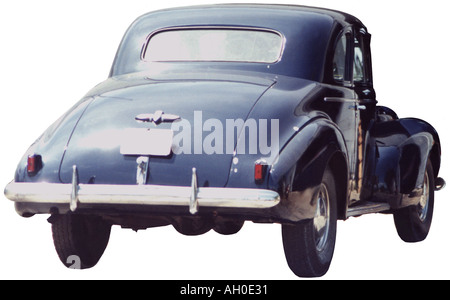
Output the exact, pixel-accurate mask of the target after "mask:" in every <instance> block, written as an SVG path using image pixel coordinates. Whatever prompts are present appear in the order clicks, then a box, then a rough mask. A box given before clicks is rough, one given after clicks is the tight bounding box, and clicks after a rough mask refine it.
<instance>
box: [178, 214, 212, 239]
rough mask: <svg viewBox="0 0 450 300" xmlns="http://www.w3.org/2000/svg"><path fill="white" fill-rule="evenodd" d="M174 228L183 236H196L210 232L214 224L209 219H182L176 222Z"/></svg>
mask: <svg viewBox="0 0 450 300" xmlns="http://www.w3.org/2000/svg"><path fill="white" fill-rule="evenodd" d="M172 226H173V227H174V228H175V230H176V231H178V232H179V233H181V234H183V235H188V236H194V235H201V234H205V233H207V232H208V231H210V230H211V228H212V227H213V223H212V221H210V220H209V219H204V218H190V217H182V218H180V219H178V220H177V221H176V222H174V223H173V224H172Z"/></svg>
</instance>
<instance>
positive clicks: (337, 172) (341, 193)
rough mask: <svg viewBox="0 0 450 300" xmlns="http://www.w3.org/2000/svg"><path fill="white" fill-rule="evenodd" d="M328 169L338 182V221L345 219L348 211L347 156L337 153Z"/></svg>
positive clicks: (331, 159)
mask: <svg viewBox="0 0 450 300" xmlns="http://www.w3.org/2000/svg"><path fill="white" fill-rule="evenodd" d="M328 167H329V168H330V170H331V172H332V173H333V177H334V180H335V182H336V195H337V214H338V215H337V216H338V219H341V220H343V219H345V212H346V209H347V191H348V168H347V161H346V159H345V156H344V155H343V154H342V153H340V152H336V153H335V154H334V155H333V156H332V157H331V158H330V160H329V161H328Z"/></svg>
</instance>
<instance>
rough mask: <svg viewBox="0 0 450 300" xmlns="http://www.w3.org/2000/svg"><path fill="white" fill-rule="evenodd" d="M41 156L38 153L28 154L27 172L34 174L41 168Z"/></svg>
mask: <svg viewBox="0 0 450 300" xmlns="http://www.w3.org/2000/svg"><path fill="white" fill-rule="evenodd" d="M41 166H42V158H41V156H40V155H36V154H33V155H30V156H28V160H27V173H28V175H30V176H33V175H36V173H37V172H38V171H39V170H40V169H41Z"/></svg>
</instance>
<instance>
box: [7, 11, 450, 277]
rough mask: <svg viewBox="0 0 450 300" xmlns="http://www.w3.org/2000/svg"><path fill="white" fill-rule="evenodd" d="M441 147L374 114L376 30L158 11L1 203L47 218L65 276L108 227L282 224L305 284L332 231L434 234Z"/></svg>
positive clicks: (237, 14)
mask: <svg viewBox="0 0 450 300" xmlns="http://www.w3.org/2000/svg"><path fill="white" fill-rule="evenodd" d="M440 156H441V145H440V141H439V137H438V134H437V132H436V131H435V129H433V127H432V126H431V125H429V124H428V123H426V122H425V121H422V120H419V119H413V118H405V119H401V118H398V117H397V114H396V113H395V112H394V111H392V110H391V109H389V108H387V107H384V106H378V105H377V100H376V97H375V90H374V88H373V81H372V67H371V52H370V34H369V33H368V31H367V29H366V27H365V26H364V25H363V24H362V23H361V22H360V21H359V20H358V19H357V18H355V17H353V16H351V15H349V14H346V13H342V12H338V11H333V10H328V9H321V8H311V7H302V6H284V5H248V4H247V5H237V4H236V5H231V4H230V5H226V4H225V5H211V6H194V7H186V8H175V9H168V10H161V11H156V12H151V13H148V14H146V15H143V16H142V17H139V18H138V19H137V20H136V21H135V22H134V23H133V24H132V25H131V27H130V28H129V29H128V31H127V32H126V34H125V36H124V38H123V40H122V42H121V44H120V47H119V49H118V51H117V54H116V57H115V60H114V63H113V65H112V69H111V72H110V76H109V78H108V79H107V80H105V81H104V82H102V83H100V84H99V85H97V86H96V87H94V88H93V89H92V90H91V91H89V92H88V93H87V94H86V96H85V97H84V98H82V99H81V100H80V101H79V102H78V103H76V104H75V105H74V106H73V107H72V108H71V109H70V110H69V111H68V112H67V113H66V114H64V115H63V116H62V117H61V118H59V119H58V120H57V121H56V122H55V123H53V125H51V126H50V127H49V128H48V129H47V131H45V132H44V133H43V134H42V136H40V137H39V138H38V139H37V141H36V142H35V143H34V144H33V145H32V146H31V147H30V148H29V149H28V151H27V152H26V153H25V155H24V156H23V158H22V160H21V161H20V162H19V165H18V167H17V170H16V172H15V176H14V180H13V181H12V182H10V183H9V184H8V185H7V186H6V188H5V195H6V197H7V198H8V199H10V200H12V201H14V202H15V208H16V211H17V212H18V214H19V215H21V216H23V217H30V216H32V215H34V214H50V217H49V222H50V223H51V224H52V231H53V239H54V245H55V248H56V251H57V253H58V255H59V258H60V259H61V261H62V262H63V263H64V264H65V265H66V266H68V267H73V265H74V262H78V265H77V266H78V267H79V268H90V267H93V266H94V265H95V264H96V263H97V262H98V261H99V259H100V257H101V256H102V254H103V252H104V250H105V248H106V246H107V244H108V240H109V236H110V230H111V226H112V225H120V226H122V227H124V228H131V229H134V230H139V229H146V228H150V227H155V226H165V225H173V226H174V228H175V229H176V230H177V231H179V232H180V233H182V234H185V235H198V234H203V233H205V232H208V231H209V230H211V229H213V230H215V231H216V232H218V233H220V234H234V233H237V232H238V231H239V230H240V229H241V227H242V226H243V224H244V222H245V221H253V222H256V223H279V224H281V228H282V240H283V246H284V251H285V255H286V260H287V263H288V265H289V267H290V268H291V270H292V271H293V272H294V273H295V274H296V275H298V276H302V277H314V276H322V275H324V274H325V273H326V272H327V270H328V268H329V265H330V262H331V259H332V256H333V251H334V245H335V239H336V222H337V220H345V219H347V218H349V217H352V216H360V215H364V214H369V213H386V214H393V216H394V221H395V222H394V223H395V226H396V228H397V232H398V234H399V236H400V237H401V239H403V240H404V241H406V242H417V241H421V240H423V239H425V238H426V236H427V234H428V231H429V229H430V224H431V219H432V214H433V204H434V191H437V190H439V189H441V188H443V187H444V185H445V181H444V180H443V179H442V178H440V177H439V176H438V172H439V168H440V160H441V159H440Z"/></svg>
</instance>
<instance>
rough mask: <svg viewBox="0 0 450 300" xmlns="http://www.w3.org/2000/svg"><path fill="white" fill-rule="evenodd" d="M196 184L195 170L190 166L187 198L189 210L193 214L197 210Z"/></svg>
mask: <svg viewBox="0 0 450 300" xmlns="http://www.w3.org/2000/svg"><path fill="white" fill-rule="evenodd" d="M197 195H198V186H197V170H196V169H195V168H192V180H191V198H190V199H189V200H190V201H189V212H190V213H191V214H192V215H195V214H196V213H197V212H198V197H197Z"/></svg>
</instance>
